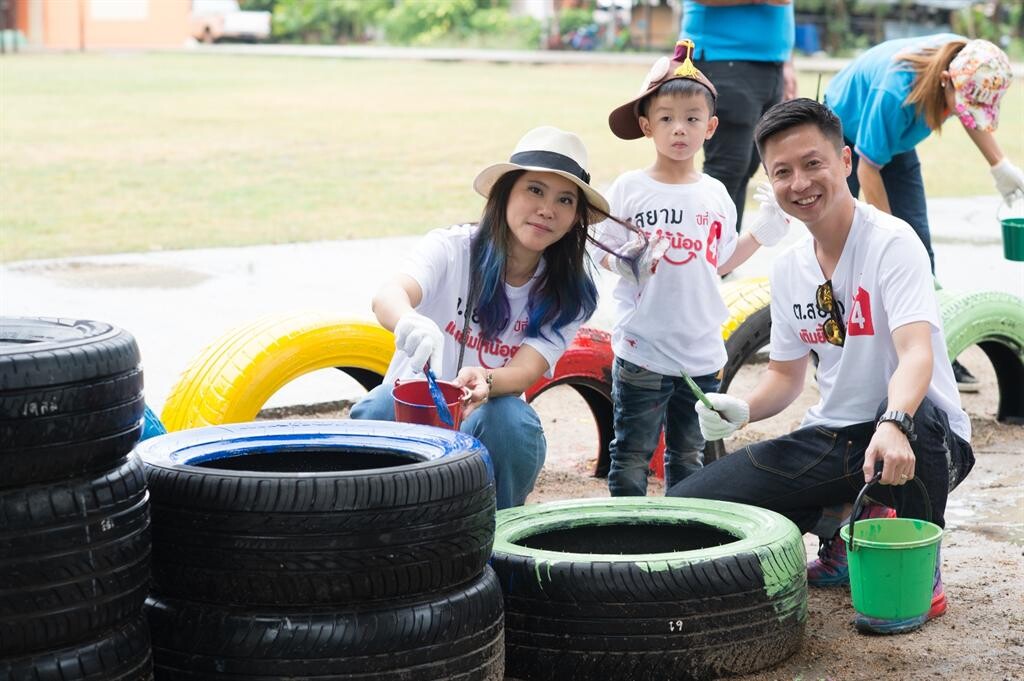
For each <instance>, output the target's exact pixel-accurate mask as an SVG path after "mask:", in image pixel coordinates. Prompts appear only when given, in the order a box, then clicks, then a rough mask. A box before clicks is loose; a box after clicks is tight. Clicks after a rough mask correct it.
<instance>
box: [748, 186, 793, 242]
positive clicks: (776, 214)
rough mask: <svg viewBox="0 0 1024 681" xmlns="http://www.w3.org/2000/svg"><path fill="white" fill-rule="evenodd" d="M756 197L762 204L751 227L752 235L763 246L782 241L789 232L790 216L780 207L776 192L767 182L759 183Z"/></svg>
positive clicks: (755, 193) (755, 191)
mask: <svg viewBox="0 0 1024 681" xmlns="http://www.w3.org/2000/svg"><path fill="white" fill-rule="evenodd" d="M754 198H755V199H757V200H758V202H760V204H761V208H760V209H758V211H757V215H755V216H754V224H753V225H751V227H750V230H749V231H750V235H751V236H752V237H754V238H755V239H757V243H759V244H761V245H762V246H774V245H775V244H777V243H779V242H780V241H782V239H783V238H785V236H786V234H787V233H788V232H789V216H788V215H786V214H785V213H784V212H782V209H781V208H779V202H778V201H776V200H775V193H774V192H773V191H772V188H771V186H770V185H769V184H768V183H767V182H762V183H761V184H759V185H757V189H755V190H754Z"/></svg>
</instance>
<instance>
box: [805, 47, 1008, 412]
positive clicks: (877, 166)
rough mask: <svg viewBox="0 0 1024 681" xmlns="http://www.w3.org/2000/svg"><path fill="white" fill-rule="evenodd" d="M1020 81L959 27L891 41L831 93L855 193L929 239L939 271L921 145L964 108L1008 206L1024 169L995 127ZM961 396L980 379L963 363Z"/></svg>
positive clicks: (858, 63) (995, 52)
mask: <svg viewBox="0 0 1024 681" xmlns="http://www.w3.org/2000/svg"><path fill="white" fill-rule="evenodd" d="M1012 78H1013V74H1012V71H1011V69H1010V62H1009V59H1008V58H1007V56H1006V54H1005V53H1004V52H1003V51H1002V50H1000V49H999V48H998V47H996V46H995V45H993V44H992V43H990V42H988V41H986V40H968V39H967V38H964V37H962V36H959V35H954V34H952V33H940V34H936V35H931V36H924V37H918V38H904V39H899V40H889V41H887V42H884V43H881V44H880V45H876V46H875V47H872V48H871V49H870V50H868V51H867V52H865V53H864V54H862V55H861V56H859V57H858V58H856V59H854V60H853V61H852V62H850V64H849V65H847V66H846V67H845V68H844V69H843V70H842V71H840V72H839V73H838V74H836V76H835V77H834V78H833V79H832V81H831V82H830V83H829V85H828V88H827V89H826V90H825V104H826V105H827V106H828V107H829V108H830V109H832V110H833V111H834V112H835V113H836V115H837V116H838V117H839V120H840V121H842V124H843V133H844V135H845V138H846V144H847V145H849V146H850V148H851V149H852V150H853V152H854V153H853V172H852V173H851V174H850V176H849V177H848V178H847V182H848V183H849V185H850V191H851V192H852V193H853V195H854V196H858V195H859V194H860V192H861V191H863V193H864V200H865V201H866V202H868V203H870V204H871V205H873V206H875V207H876V208H878V209H880V210H883V211H885V212H886V213H891V214H892V215H895V216H896V217H898V218H901V219H902V220H904V221H905V222H907V223H909V224H910V226H911V227H913V228H914V231H915V232H917V235H918V236H919V237H920V238H921V241H922V242H923V243H924V247H925V250H927V251H928V257H929V259H930V260H931V265H932V272H933V273H934V272H935V254H934V253H933V252H932V239H931V232H930V231H929V228H928V208H927V205H926V202H925V194H924V181H923V179H922V177H921V163H920V161H919V160H918V157H917V152H916V151H915V147H916V146H917V145H918V144H919V143H920V142H922V141H923V140H924V139H925V138H927V137H928V136H929V135H930V134H931V133H932V132H934V131H939V130H940V129H941V127H942V124H943V123H944V122H945V121H946V119H947V118H949V117H950V116H952V115H954V114H956V116H957V117H958V118H959V119H960V123H961V124H962V125H963V127H964V130H965V131H966V132H967V135H968V137H970V138H971V141H972V142H974V145H975V146H976V147H977V148H978V151H980V152H981V155H982V156H983V157H984V158H985V161H987V162H988V165H989V167H990V171H991V173H992V177H993V179H994V180H995V184H996V189H997V190H998V191H999V193H1000V194H1002V196H1003V198H1004V199H1005V201H1006V202H1007V204H1009V203H1011V202H1012V200H1013V197H1014V196H1015V195H1024V173H1022V172H1021V170H1020V168H1018V167H1017V166H1015V165H1014V164H1013V163H1011V162H1010V160H1009V159H1008V158H1007V157H1006V155H1005V154H1004V153H1003V151H1002V149H1001V148H1000V147H999V144H998V143H997V142H996V139H995V137H994V136H993V134H992V133H993V132H994V131H995V129H996V126H997V123H998V118H999V103H1000V100H1001V99H1002V96H1003V94H1004V93H1005V92H1006V90H1007V89H1008V88H1009V86H1010V81H1011V80H1012ZM953 373H954V374H955V375H956V379H957V385H958V386H959V388H960V390H961V392H974V391H977V389H978V382H977V379H975V378H974V377H973V376H971V374H970V372H969V371H967V370H966V369H965V368H964V367H963V365H961V364H960V363H959V362H954V364H953Z"/></svg>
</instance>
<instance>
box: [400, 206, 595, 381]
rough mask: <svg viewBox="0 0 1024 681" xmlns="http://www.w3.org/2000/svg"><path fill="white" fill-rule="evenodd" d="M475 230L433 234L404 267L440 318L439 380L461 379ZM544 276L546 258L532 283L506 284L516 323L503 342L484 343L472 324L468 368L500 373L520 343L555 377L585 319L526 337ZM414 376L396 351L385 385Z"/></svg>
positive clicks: (429, 312)
mask: <svg viewBox="0 0 1024 681" xmlns="http://www.w3.org/2000/svg"><path fill="white" fill-rule="evenodd" d="M475 229H476V226H475V225H456V226H453V227H448V228H444V229H435V230H432V231H430V232H428V233H427V235H426V236H424V237H423V239H422V240H420V242H419V243H418V244H417V246H416V248H415V250H414V251H413V252H412V253H410V254H409V256H408V257H407V258H406V261H405V263H404V264H403V265H402V266H401V267H399V268H398V271H399V272H400V273H402V274H407V275H409V276H410V277H412V278H413V279H415V280H416V282H417V283H418V284H419V285H420V288H421V289H422V290H423V299H422V300H421V301H420V304H419V307H417V308H416V311H417V312H419V313H420V314H422V315H424V316H425V317H429V318H430V319H432V320H434V322H436V323H437V325H438V326H439V327H440V328H441V331H442V333H444V336H445V345H444V372H443V375H439V376H438V378H439V379H443V380H448V381H450V380H452V379H453V378H455V375H456V373H457V372H456V367H457V366H458V362H459V340H460V339H461V337H462V327H463V325H464V323H465V322H464V320H465V317H464V316H463V315H464V314H465V304H466V295H467V292H468V289H469V257H470V253H469V247H470V238H471V237H472V235H473V232H474V230H475ZM543 272H544V258H543V257H541V261H540V264H539V265H538V267H537V271H536V272H535V273H534V276H533V278H532V279H531V280H530V281H529V282H527V283H526V284H524V285H523V286H509V285H507V284H506V285H505V295H506V296H508V303H509V307H510V313H511V316H510V319H511V320H512V321H511V322H510V323H509V324H508V326H506V327H505V330H504V331H503V332H502V333H501V334H500V335H499V336H498V338H496V339H494V340H489V341H487V342H481V339H480V325H479V324H476V323H474V322H472V321H471V322H470V324H469V328H468V331H467V334H466V335H467V340H466V351H465V355H464V357H463V361H462V365H463V366H467V367H475V366H481V367H486V368H488V369H497V368H499V367H503V366H505V365H506V364H508V362H509V361H510V360H511V359H512V358H513V357H514V356H515V354H516V352H518V351H519V346H520V345H529V346H530V347H531V348H533V349H534V350H536V351H537V352H539V353H540V354H541V356H543V357H544V359H546V360H547V362H548V371H547V373H546V375H547V376H549V377H550V376H551V375H552V371H553V369H554V366H555V363H556V362H557V361H558V358H559V357H561V356H562V353H563V352H565V349H566V347H568V345H569V343H571V342H572V339H573V338H575V336H576V330H577V329H578V328H579V326H580V323H582V321H583V320H580V321H578V322H573V323H569V324H566V325H565V326H563V327H562V328H561V329H560V332H561V336H559V335H558V334H557V333H555V331H554V330H553V329H552V328H551V326H550V325H545V326H543V327H541V331H542V333H543V337H541V336H538V337H537V338H526V335H525V334H526V326H527V322H528V318H529V317H528V314H527V310H526V304H527V302H528V300H529V297H530V291H531V290H532V289H533V286H534V284H535V283H536V282H537V281H538V279H539V277H540V275H541V274H543ZM414 373H415V372H414V371H413V369H412V366H411V365H410V362H409V357H408V356H407V355H406V354H405V353H404V352H396V353H395V355H394V357H393V358H392V359H391V365H390V366H389V367H388V372H387V374H386V375H385V376H384V383H385V384H390V383H394V381H395V379H396V378H410V377H412V376H413V375H414Z"/></svg>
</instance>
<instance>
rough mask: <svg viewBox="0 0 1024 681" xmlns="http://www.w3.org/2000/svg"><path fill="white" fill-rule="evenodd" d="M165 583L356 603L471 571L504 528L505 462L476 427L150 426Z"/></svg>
mask: <svg viewBox="0 0 1024 681" xmlns="http://www.w3.org/2000/svg"><path fill="white" fill-rule="evenodd" d="M137 451H138V452H139V454H140V455H141V456H142V459H143V461H144V462H145V463H146V476H147V478H148V481H149V487H150V493H151V495H152V508H153V546H154V549H153V550H154V568H153V569H154V580H155V584H156V591H157V593H158V594H160V595H161V596H164V597H177V598H185V599H189V600H198V601H206V602H209V603H223V604H239V605H250V606H278V605H283V606H289V607H292V606H301V605H339V604H341V605H350V604H352V603H355V602H362V601H374V600H387V599H393V598H397V597H401V596H404V595H408V594H414V593H419V592H425V591H434V590H438V589H444V588H447V587H449V586H453V585H458V584H464V583H466V582H468V581H470V580H472V579H474V578H476V577H477V576H478V575H479V574H480V570H482V569H483V567H484V565H486V563H487V559H488V557H489V556H490V552H491V543H492V542H493V539H494V508H495V501H494V485H493V473H492V472H491V470H490V460H489V457H488V456H487V454H486V449H484V447H483V445H481V444H480V442H479V441H478V440H476V439H475V438H473V437H470V436H469V435H466V434H464V433H460V432H455V431H448V430H441V429H437V428H425V427H423V426H410V425H407V424H401V423H385V422H378V421H351V420H339V421H327V420H324V421H276V422H272V421H267V422H260V423H249V424H239V425H234V426H221V427H211V428H199V429H194V430H184V431H179V432H177V433H171V434H169V435H164V436H161V437H157V438H153V439H150V440H146V441H145V442H143V443H141V444H140V445H139V447H138V449H137Z"/></svg>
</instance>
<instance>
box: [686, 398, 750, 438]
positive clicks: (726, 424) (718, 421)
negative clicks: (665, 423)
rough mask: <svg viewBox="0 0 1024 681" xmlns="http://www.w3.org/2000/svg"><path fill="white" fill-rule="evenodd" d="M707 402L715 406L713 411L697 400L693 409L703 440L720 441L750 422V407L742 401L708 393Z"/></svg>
mask: <svg viewBox="0 0 1024 681" xmlns="http://www.w3.org/2000/svg"><path fill="white" fill-rule="evenodd" d="M707 398H708V401H709V402H711V404H713V405H715V409H714V411H712V410H711V409H708V408H707V407H705V406H704V403H703V402H701V401H700V400H697V403H696V404H695V405H694V406H693V408H694V409H695V410H696V411H697V421H698V422H699V423H700V433H701V435H703V436H704V439H705V440H722V439H724V438H727V437H729V436H730V435H732V434H733V433H735V432H736V431H737V430H739V429H740V428H742V427H743V426H745V425H747V421H749V420H750V405H748V404H747V403H746V402H744V401H743V400H741V399H739V398H736V397H731V396H729V395H725V394H723V393H708V394H707Z"/></svg>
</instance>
